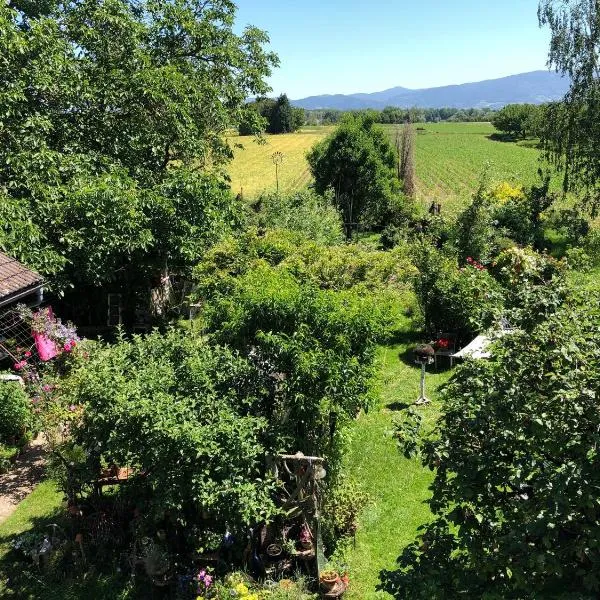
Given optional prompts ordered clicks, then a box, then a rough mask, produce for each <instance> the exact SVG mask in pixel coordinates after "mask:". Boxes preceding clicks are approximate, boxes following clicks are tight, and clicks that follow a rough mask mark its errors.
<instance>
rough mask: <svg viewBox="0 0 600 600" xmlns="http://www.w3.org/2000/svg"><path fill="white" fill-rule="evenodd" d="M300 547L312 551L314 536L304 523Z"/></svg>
mask: <svg viewBox="0 0 600 600" xmlns="http://www.w3.org/2000/svg"><path fill="white" fill-rule="evenodd" d="M300 546H302V548H303V549H304V550H310V549H311V548H312V534H311V532H310V528H309V527H308V525H307V524H306V523H303V524H302V528H301V529H300Z"/></svg>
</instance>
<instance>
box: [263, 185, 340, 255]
mask: <svg viewBox="0 0 600 600" xmlns="http://www.w3.org/2000/svg"><path fill="white" fill-rule="evenodd" d="M254 209H255V220H256V224H257V226H258V227H260V228H269V229H288V230H290V231H296V232H298V233H301V234H302V235H303V236H304V237H306V238H307V239H309V240H313V241H314V242H316V243H318V244H324V245H333V244H339V243H341V242H342V241H343V239H344V228H343V223H342V217H341V215H340V213H339V211H338V210H337V209H336V208H335V207H334V206H333V202H332V199H331V197H329V195H325V196H319V195H318V194H317V193H315V192H313V191H312V190H301V191H298V192H294V193H292V194H279V193H270V194H263V195H262V196H260V197H259V199H258V200H257V201H256V202H255V203H254Z"/></svg>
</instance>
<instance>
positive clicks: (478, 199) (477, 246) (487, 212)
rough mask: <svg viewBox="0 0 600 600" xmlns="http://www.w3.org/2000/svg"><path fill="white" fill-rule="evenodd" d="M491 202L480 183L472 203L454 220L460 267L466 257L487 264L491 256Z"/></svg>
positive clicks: (492, 229) (492, 230)
mask: <svg viewBox="0 0 600 600" xmlns="http://www.w3.org/2000/svg"><path fill="white" fill-rule="evenodd" d="M492 206H493V205H492V201H491V199H490V198H489V195H488V194H486V193H485V187H484V184H483V183H482V184H481V185H480V187H479V190H478V191H477V193H476V194H475V196H474V198H473V202H471V204H470V205H469V206H468V207H467V208H465V210H464V211H463V212H462V213H460V215H459V216H458V218H457V220H456V246H457V248H458V258H459V261H460V263H461V264H462V265H464V264H466V262H467V257H469V256H470V257H471V258H473V259H475V260H478V261H481V262H484V263H486V262H488V261H489V259H490V257H491V254H492V250H493V248H492V241H493V236H494V225H493V212H492Z"/></svg>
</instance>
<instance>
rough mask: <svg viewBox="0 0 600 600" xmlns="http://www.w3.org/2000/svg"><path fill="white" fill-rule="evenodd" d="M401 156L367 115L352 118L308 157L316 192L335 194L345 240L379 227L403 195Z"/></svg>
mask: <svg viewBox="0 0 600 600" xmlns="http://www.w3.org/2000/svg"><path fill="white" fill-rule="evenodd" d="M396 161H397V154H396V152H395V150H394V147H393V146H392V145H391V143H390V141H389V139H388V137H387V135H386V134H385V132H384V131H383V130H382V129H381V128H380V127H378V126H376V125H375V123H374V121H373V118H372V117H371V116H369V115H365V114H350V115H347V116H346V117H345V118H344V121H343V122H342V124H341V125H340V126H339V127H338V128H337V129H336V130H335V131H334V132H333V133H332V134H331V135H330V136H328V137H327V138H326V139H324V140H323V141H321V142H319V143H317V144H316V145H315V146H314V147H313V149H312V150H311V151H310V153H309V154H308V163H309V165H310V169H311V172H312V174H313V177H314V178H315V189H316V190H317V192H318V193H320V194H323V193H325V192H326V191H327V190H328V189H331V190H333V192H334V195H335V201H336V204H337V206H338V208H339V209H340V211H341V213H342V216H343V218H344V223H345V229H346V235H347V236H348V237H350V236H351V234H352V230H353V228H355V227H356V226H358V225H360V226H364V227H378V226H381V225H383V219H384V218H385V216H386V215H387V214H388V211H389V209H390V206H391V204H393V201H394V198H395V197H397V196H398V195H399V192H400V185H399V182H398V179H397V176H396V175H397V173H396V169H397V164H396Z"/></svg>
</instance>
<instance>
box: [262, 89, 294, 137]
mask: <svg viewBox="0 0 600 600" xmlns="http://www.w3.org/2000/svg"><path fill="white" fill-rule="evenodd" d="M294 125H295V122H294V109H293V108H292V105H291V104H290V101H289V98H288V97H287V95H286V94H281V96H279V98H277V102H275V106H274V107H273V110H272V112H271V116H270V119H269V125H268V127H267V131H268V132H269V133H290V132H291V131H294V130H295V127H294Z"/></svg>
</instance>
